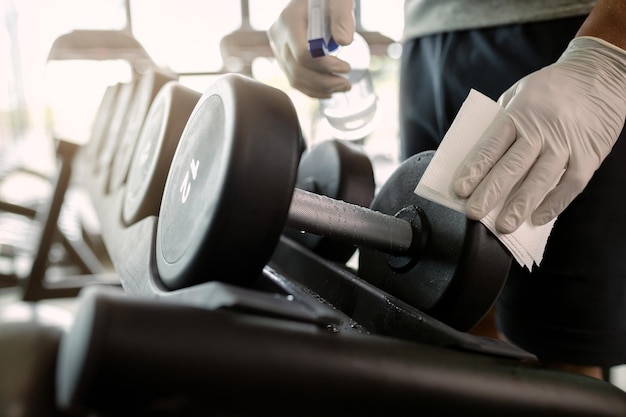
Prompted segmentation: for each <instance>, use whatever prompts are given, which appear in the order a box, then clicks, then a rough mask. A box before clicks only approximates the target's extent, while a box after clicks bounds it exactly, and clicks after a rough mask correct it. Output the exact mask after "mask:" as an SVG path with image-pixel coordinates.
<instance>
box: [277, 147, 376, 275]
mask: <svg viewBox="0 0 626 417" xmlns="http://www.w3.org/2000/svg"><path fill="white" fill-rule="evenodd" d="M296 187H298V188H301V189H303V190H307V191H311V192H314V193H316V194H322V195H325V196H327V197H331V198H334V199H337V200H341V201H345V202H347V203H352V204H356V205H359V206H362V207H369V206H370V204H371V203H372V199H373V198H374V191H375V188H376V185H375V182H374V171H373V169H372V164H371V161H370V159H369V157H368V156H367V154H366V153H365V151H363V150H362V149H361V148H358V147H357V146H356V145H354V144H351V143H348V142H346V141H341V140H327V141H324V142H320V143H318V144H317V145H315V146H313V147H311V148H309V149H308V150H307V151H306V152H305V153H304V154H303V155H302V158H301V160H300V166H299V168H298V179H297V181H296ZM284 234H285V236H288V237H289V238H291V239H292V240H295V241H297V242H299V243H301V244H303V245H304V246H306V247H307V248H309V249H311V250H312V251H313V252H315V253H317V254H318V255H320V256H322V257H324V258H326V259H329V260H331V261H335V262H340V263H345V262H347V261H348V260H349V259H350V257H351V256H352V255H353V254H354V252H355V251H356V246H354V245H351V244H347V243H343V242H338V241H336V240H333V239H330V238H328V237H326V236H320V235H316V234H313V233H308V232H300V231H299V230H293V229H289V228H287V229H285V233H284Z"/></svg>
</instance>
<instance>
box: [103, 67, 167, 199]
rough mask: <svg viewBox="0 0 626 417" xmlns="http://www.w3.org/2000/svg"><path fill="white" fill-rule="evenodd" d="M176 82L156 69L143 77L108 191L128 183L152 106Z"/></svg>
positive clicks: (115, 161) (110, 178) (120, 143)
mask: <svg viewBox="0 0 626 417" xmlns="http://www.w3.org/2000/svg"><path fill="white" fill-rule="evenodd" d="M174 80H176V77H175V76H174V75H173V74H170V73H166V72H164V71H161V70H158V69H154V68H150V69H148V70H147V71H146V72H145V73H143V74H142V75H141V77H140V79H139V82H138V84H137V89H136V92H135V94H134V97H133V99H132V103H131V105H130V108H129V109H128V113H129V114H128V121H127V123H126V126H125V129H124V132H123V134H122V135H121V136H120V138H119V139H118V140H119V143H118V144H117V147H116V149H115V155H114V156H113V160H112V161H111V173H110V176H109V181H108V184H107V191H112V190H116V189H118V188H120V187H121V186H122V185H123V184H124V183H125V182H126V179H127V176H128V171H129V169H130V163H131V160H132V159H133V155H134V153H135V148H136V145H137V142H138V140H139V135H140V132H141V129H142V127H143V125H144V122H145V120H146V116H147V114H148V111H149V109H150V106H151V105H152V103H153V102H154V99H155V97H156V95H157V94H158V92H159V91H160V90H161V88H162V87H163V86H164V85H165V84H166V83H168V82H169V81H174Z"/></svg>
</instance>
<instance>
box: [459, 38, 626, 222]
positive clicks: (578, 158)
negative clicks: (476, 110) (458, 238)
mask: <svg viewBox="0 0 626 417" xmlns="http://www.w3.org/2000/svg"><path fill="white" fill-rule="evenodd" d="M498 103H499V104H500V105H501V106H502V107H504V111H503V112H501V114H500V115H499V117H497V118H496V119H495V120H494V121H493V122H492V124H491V126H490V127H489V128H488V129H487V131H486V132H485V134H484V136H483V138H481V141H480V142H479V144H478V145H477V147H476V149H475V150H474V151H472V153H471V154H470V155H468V157H467V158H466V160H465V162H464V164H463V165H462V167H461V168H460V169H459V173H458V174H457V179H456V181H455V184H454V191H455V192H456V194H457V195H458V196H460V197H463V198H467V197H469V199H468V201H467V205H466V214H467V216H468V217H469V218H471V219H475V220H478V219H481V218H483V217H484V216H485V215H487V214H488V213H489V212H490V211H491V210H492V209H493V208H494V206H495V205H496V203H497V202H498V201H499V200H500V199H503V198H506V199H507V200H506V203H505V205H504V207H503V209H502V211H501V212H500V215H499V216H498V218H497V220H496V229H497V230H498V231H499V232H501V233H511V232H513V231H515V230H516V229H517V228H518V227H519V226H520V225H521V224H522V223H523V222H524V221H525V220H526V219H527V218H528V217H529V216H531V217H530V218H531V221H532V223H533V224H535V225H543V224H546V223H548V222H549V221H551V220H552V219H553V218H555V217H556V216H558V215H559V214H560V213H561V212H562V211H563V210H564V209H565V208H566V207H567V206H568V205H569V204H570V203H571V201H572V200H573V199H574V198H575V197H576V196H577V195H578V194H579V193H580V192H582V190H583V189H584V188H585V186H586V185H587V183H588V182H589V180H590V179H591V177H592V176H593V173H594V172H595V171H596V170H597V169H598V167H599V166H600V164H601V163H602V161H603V160H604V158H605V157H606V156H607V155H608V154H609V152H610V151H611V148H612V146H613V144H614V143H615V141H616V140H617V137H618V135H619V134H620V132H621V130H622V127H623V126H624V118H625V117H626V51H624V50H622V49H620V48H618V47H616V46H614V45H612V44H610V43H608V42H606V41H603V40H601V39H599V38H593V37H578V38H575V39H573V40H572V41H571V42H570V44H569V46H568V48H567V50H566V51H565V52H564V53H563V55H561V57H560V58H559V60H558V61H557V62H556V63H554V64H552V65H549V66H547V67H545V68H543V69H541V70H539V71H537V72H534V73H532V74H530V75H528V76H526V77H524V78H522V79H521V80H520V81H518V82H517V83H516V84H514V85H513V86H512V87H511V88H509V90H507V91H506V92H505V93H504V94H503V95H502V96H501V97H500V99H499V100H498ZM561 174H562V176H561ZM559 176H561V177H560V179H559ZM557 181H558V183H557ZM555 184H556V187H555V188H554V189H552V190H551V188H552V187H553V186H554V185H555ZM517 185H519V188H515V187H516V186H517ZM512 190H513V192H511V191H512Z"/></svg>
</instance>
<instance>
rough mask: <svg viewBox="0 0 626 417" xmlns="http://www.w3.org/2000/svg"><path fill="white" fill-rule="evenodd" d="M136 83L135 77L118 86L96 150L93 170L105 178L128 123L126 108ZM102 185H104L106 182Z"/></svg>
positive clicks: (128, 106)
mask: <svg viewBox="0 0 626 417" xmlns="http://www.w3.org/2000/svg"><path fill="white" fill-rule="evenodd" d="M138 84H139V83H138V80H136V79H135V80H133V81H129V82H126V83H123V84H122V85H121V86H120V91H119V92H118V94H117V97H116V100H115V105H114V108H113V115H112V116H111V122H110V125H109V129H108V131H107V134H106V137H105V138H104V140H103V141H102V143H101V146H100V148H99V149H98V152H97V156H98V159H97V160H96V165H95V167H94V171H95V173H96V174H98V175H99V176H103V178H106V179H107V180H108V177H109V175H110V173H111V164H112V163H113V158H114V157H115V150H116V149H117V145H118V143H119V140H120V138H121V137H122V135H123V134H124V131H125V130H126V125H127V124H128V113H129V112H128V110H129V109H130V106H131V103H132V100H133V97H134V95H135V91H136V88H137V85H138ZM103 186H104V187H106V184H104V185H103Z"/></svg>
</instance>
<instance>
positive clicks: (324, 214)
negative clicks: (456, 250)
mask: <svg viewBox="0 0 626 417" xmlns="http://www.w3.org/2000/svg"><path fill="white" fill-rule="evenodd" d="M286 224H287V226H288V227H291V228H293V229H296V230H301V231H304V232H310V233H314V234H317V235H321V236H326V237H330V238H334V239H337V240H340V241H343V242H347V243H352V244H355V245H357V246H365V247H368V248H370V249H378V250H380V251H382V252H385V253H389V254H394V255H402V254H406V253H407V252H408V250H409V248H410V247H411V243H412V241H413V228H412V227H411V223H410V222H409V221H407V220H404V219H400V218H398V217H393V216H390V215H388V214H384V213H380V212H378V211H374V210H371V209H369V208H365V207H361V206H357V205H355V204H350V203H346V202H344V201H339V200H335V199H332V198H330V197H326V196H323V195H319V194H315V193H311V192H308V191H305V190H302V189H299V188H296V189H295V190H294V193H293V198H292V200H291V206H290V207H289V215H288V219H287V223H286Z"/></svg>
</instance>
